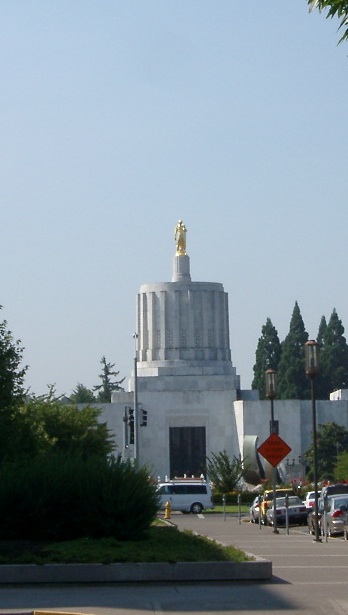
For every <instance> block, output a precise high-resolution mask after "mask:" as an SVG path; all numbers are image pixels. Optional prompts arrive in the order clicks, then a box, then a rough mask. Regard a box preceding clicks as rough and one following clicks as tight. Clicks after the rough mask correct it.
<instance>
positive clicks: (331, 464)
mask: <svg viewBox="0 0 348 615" xmlns="http://www.w3.org/2000/svg"><path fill="white" fill-rule="evenodd" d="M347 448H348V431H347V430H346V429H345V428H344V427H342V425H337V423H326V424H325V425H319V427H318V430H317V462H318V480H320V481H321V480H333V478H334V468H335V465H336V462H337V457H338V455H339V453H340V452H342V451H346V450H347ZM305 457H306V460H307V465H308V476H309V478H310V479H312V478H313V445H311V446H310V447H309V448H308V450H307V452H306V453H305Z"/></svg>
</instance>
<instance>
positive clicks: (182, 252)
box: [174, 220, 187, 256]
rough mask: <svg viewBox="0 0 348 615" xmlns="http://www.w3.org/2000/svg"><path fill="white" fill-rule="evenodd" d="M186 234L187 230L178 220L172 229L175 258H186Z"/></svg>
mask: <svg viewBox="0 0 348 615" xmlns="http://www.w3.org/2000/svg"><path fill="white" fill-rule="evenodd" d="M186 233H187V228H186V226H185V224H184V223H183V221H182V220H179V222H178V224H177V225H176V227H175V229H174V237H175V245H176V251H175V256H187V254H186Z"/></svg>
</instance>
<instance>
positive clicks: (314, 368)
mask: <svg viewBox="0 0 348 615" xmlns="http://www.w3.org/2000/svg"><path fill="white" fill-rule="evenodd" d="M305 371H306V374H307V376H308V378H310V380H311V397H312V420H313V480H314V533H315V542H321V538H320V537H319V523H318V452H317V415H316V403H315V378H316V376H317V375H318V373H319V344H318V342H316V341H315V340H309V341H308V342H306V343H305Z"/></svg>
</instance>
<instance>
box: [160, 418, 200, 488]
mask: <svg viewBox="0 0 348 615" xmlns="http://www.w3.org/2000/svg"><path fill="white" fill-rule="evenodd" d="M169 451H170V478H174V477H175V476H177V477H182V476H184V474H186V476H187V477H189V476H192V475H193V476H200V474H202V473H204V468H205V466H206V437H205V427H170V428H169Z"/></svg>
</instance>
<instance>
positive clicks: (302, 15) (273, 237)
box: [0, 0, 348, 394]
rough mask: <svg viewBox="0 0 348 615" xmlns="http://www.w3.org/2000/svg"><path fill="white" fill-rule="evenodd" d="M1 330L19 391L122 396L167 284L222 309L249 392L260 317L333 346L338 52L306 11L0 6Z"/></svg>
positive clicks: (340, 227) (342, 99)
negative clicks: (143, 292)
mask: <svg viewBox="0 0 348 615" xmlns="http://www.w3.org/2000/svg"><path fill="white" fill-rule="evenodd" d="M0 24H1V26H0V27H1V37H0V66H1V85H0V88H1V96H0V121H1V150H0V151H1V165H0V174H1V181H0V203H1V205H0V206H1V242H0V250H1V262H2V268H1V284H0V288H1V293H0V303H1V304H2V305H3V310H2V312H1V314H0V317H1V318H2V319H4V318H5V319H6V320H7V322H8V327H9V328H10V330H11V331H12V332H13V334H14V337H15V338H20V339H21V341H22V344H23V346H24V347H25V352H24V361H25V363H27V364H28V365H29V370H28V374H27V381H26V384H27V386H29V387H30V388H31V390H32V392H34V393H36V394H41V393H44V392H46V391H47V386H48V385H49V384H53V383H55V384H56V389H57V392H58V393H66V394H69V393H71V391H72V390H73V389H74V388H75V387H76V385H77V383H78V382H81V383H83V384H84V385H85V386H87V387H92V386H93V385H94V384H97V383H98V374H99V373H100V363H99V362H100V358H101V356H102V355H105V356H106V358H107V360H108V361H110V362H112V363H115V364H116V367H117V369H119V370H120V377H121V376H126V378H127V379H128V377H129V375H130V372H131V369H132V366H133V356H134V344H133V338H132V335H133V333H134V331H135V321H136V316H135V299H136V294H137V292H138V290H139V287H140V285H141V284H143V283H150V282H165V281H170V279H171V274H172V257H173V254H174V240H173V228H174V226H175V224H176V222H177V220H178V219H179V218H182V219H183V220H184V222H185V224H186V226H187V227H188V235H187V242H188V253H189V255H190V259H191V274H192V279H193V280H194V281H208V282H222V283H223V285H224V287H225V290H226V291H227V292H228V294H229V306H230V338H231V350H232V360H233V363H234V365H235V366H236V369H237V373H239V374H240V375H241V380H242V387H243V388H249V387H250V385H251V380H252V376H253V371H252V370H253V364H254V360H255V349H256V346H257V341H258V338H259V337H260V334H261V328H262V326H263V324H264V323H265V321H266V318H267V317H270V318H271V319H272V322H273V324H274V325H275V327H276V328H277V330H278V333H279V337H280V338H281V339H284V337H285V335H286V334H287V332H288V326H289V321H290V318H291V314H292V310H293V307H294V303H295V301H296V300H297V301H298V303H299V306H300V309H301V313H302V317H303V319H304V322H305V325H306V329H307V331H308V333H309V336H310V337H311V338H313V337H315V336H316V334H317V330H318V326H319V322H320V318H321V316H322V315H323V314H325V315H326V317H327V318H329V317H330V314H331V312H332V309H333V308H334V307H335V308H336V310H337V312H338V315H339V317H340V318H341V320H342V322H343V325H344V326H346V327H347V328H348V293H347V280H348V260H347V228H348V207H347V163H348V162H347V161H348V146H347V142H348V141H347V128H346V120H347V109H348V80H347V69H348V44H342V45H340V46H337V42H338V39H339V34H338V33H337V26H338V21H336V20H333V21H332V20H326V19H325V16H324V14H321V15H320V14H319V13H318V12H315V13H312V14H309V13H308V7H307V3H306V0H291V2H284V1H283V2H282V1H280V0H250V1H248V2H237V0H219V1H218V2H212V1H208V0H200V1H198V0H131V1H126V2H124V0H122V1H121V0H101V1H98V2H97V1H96V0H94V1H91V0H74V2H70V1H69V2H68V1H67V0H59V1H58V0H52V1H50V2H45V1H43V0H41V1H40V0H39V1H37V0H36V1H35V2H34V1H31V0H27V1H26V2H22V1H19V0H11V2H3V3H1V5H0Z"/></svg>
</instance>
